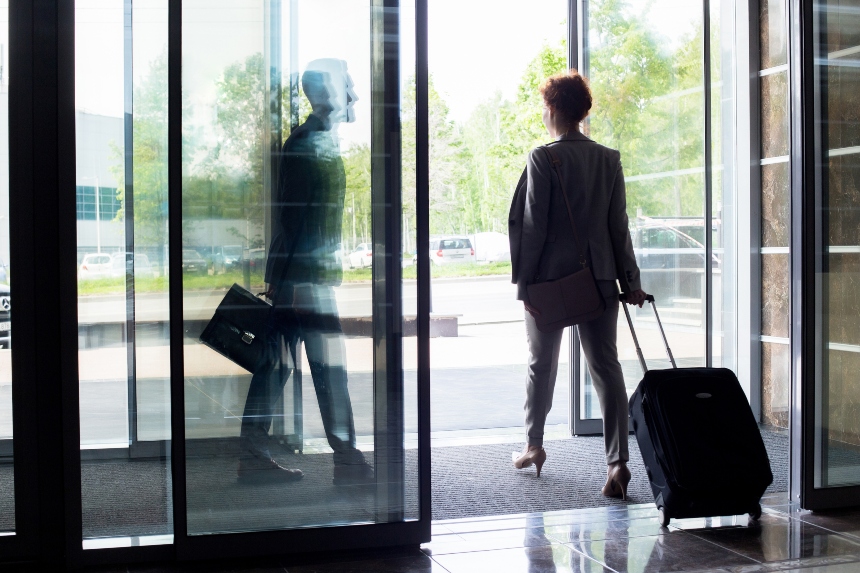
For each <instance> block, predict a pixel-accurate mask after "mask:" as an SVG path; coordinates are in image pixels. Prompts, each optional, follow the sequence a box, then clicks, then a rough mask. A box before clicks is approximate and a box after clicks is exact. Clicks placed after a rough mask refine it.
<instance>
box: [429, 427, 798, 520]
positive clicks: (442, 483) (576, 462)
mask: <svg viewBox="0 0 860 573" xmlns="http://www.w3.org/2000/svg"><path fill="white" fill-rule="evenodd" d="M762 437H763V438H764V443H765V447H766V448H767V451H768V455H769V457H770V464H771V470H772V471H773V475H774V481H773V483H772V484H771V486H770V487H769V488H768V490H767V491H768V492H784V491H787V490H788V436H787V435H786V434H784V433H781V432H776V431H770V430H765V429H763V430H762ZM522 447H523V442H520V443H517V444H494V445H485V446H457V447H449V448H434V449H433V519H460V518H465V517H482V516H488V515H507V514H519V513H530V512H539V511H555V510H565V509H582V508H587V507H604V506H612V505H626V504H627V503H654V495H653V494H652V493H651V486H650V485H649V484H648V478H647V476H646V475H645V466H644V465H643V464H642V456H641V454H640V453H639V447H638V445H637V444H636V439H635V438H634V437H633V436H632V435H631V436H630V461H629V462H628V467H629V468H630V471H631V473H632V474H633V479H632V480H631V481H630V485H629V486H628V492H627V494H628V501H626V502H625V501H621V500H620V499H613V498H607V497H604V496H603V495H602V494H601V493H600V488H602V487H603V484H604V483H605V482H606V461H605V456H604V449H603V437H602V436H594V437H575V438H569V439H565V440H553V441H546V442H544V449H545V450H546V453H547V461H546V463H545V464H544V466H543V469H542V470H541V477H540V478H536V477H535V470H534V468H533V467H531V468H525V469H522V470H517V469H514V467H513V465H512V464H511V452H512V451H520V450H521V449H522Z"/></svg>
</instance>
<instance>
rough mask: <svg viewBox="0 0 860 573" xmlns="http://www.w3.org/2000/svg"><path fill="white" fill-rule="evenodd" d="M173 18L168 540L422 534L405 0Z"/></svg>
mask: <svg viewBox="0 0 860 573" xmlns="http://www.w3.org/2000/svg"><path fill="white" fill-rule="evenodd" d="M410 12H412V11H410ZM413 13H414V12H413ZM174 18H181V38H182V40H181V42H182V43H181V46H182V57H181V74H182V75H181V104H176V105H174V107H171V108H170V114H171V119H172V120H175V119H176V118H175V117H174V114H177V113H179V114H181V122H178V123H174V124H173V125H174V129H179V130H181V153H180V152H178V151H177V152H175V153H174V155H172V156H171V158H172V160H181V165H180V168H179V169H176V167H175V166H174V169H175V170H174V171H172V172H171V179H170V183H171V191H172V195H171V201H170V206H171V217H174V218H173V219H172V220H171V235H170V269H169V270H170V276H171V277H172V280H171V281H170V288H171V302H172V304H173V305H174V316H176V314H175V313H176V312H177V311H176V305H177V303H178V304H179V305H180V306H181V310H182V314H181V322H178V323H176V324H174V329H173V331H172V333H171V334H172V335H173V336H174V337H175V338H174V339H172V344H173V358H174V363H173V384H174V387H173V396H174V399H176V398H178V397H179V396H181V399H182V400H181V404H179V405H178V408H177V409H176V413H175V414H174V425H173V430H174V436H176V437H177V438H179V437H180V436H181V437H182V438H181V440H182V441H181V446H180V447H178V448H174V453H175V454H176V455H177V459H178V460H179V463H180V467H179V471H178V472H175V473H174V475H175V476H176V477H178V478H179V479H180V481H181V488H180V489H181V491H180V489H177V498H178V499H180V500H181V503H183V504H184V509H183V510H182V511H183V515H182V516H181V519H177V523H176V534H177V541H176V543H177V545H178V547H179V549H180V551H181V552H185V551H187V552H189V553H191V554H196V553H197V552H198V551H203V550H204V549H203V548H206V549H205V551H207V552H209V551H216V552H218V551H224V552H229V549H225V548H226V547H230V544H231V543H234V542H231V541H223V542H222V541H219V540H218V537H215V536H213V534H236V533H250V532H263V531H265V532H269V533H270V534H272V535H277V533H276V532H281V531H284V530H297V529H298V530H311V532H305V533H306V534H307V535H306V536H305V537H301V539H306V540H313V539H315V540H316V541H306V543H312V544H313V543H316V544H318V546H319V547H320V548H322V547H325V546H326V544H325V542H324V539H325V536H322V535H316V536H314V534H313V533H312V531H313V530H316V531H319V530H318V528H320V527H334V526H350V525H365V526H367V525H371V526H373V525H386V526H389V527H392V526H394V527H396V526H398V525H401V526H402V525H405V526H407V528H408V527H409V526H410V524H411V526H412V528H411V529H409V530H410V531H418V530H417V529H416V526H417V525H418V524H419V520H423V522H424V524H426V523H429V516H428V515H421V514H420V512H419V484H420V480H419V475H418V474H419V471H418V468H419V463H418V457H419V451H418V450H416V449H415V440H414V437H413V439H411V440H409V442H410V444H411V447H410V448H409V449H407V434H406V432H407V424H409V425H410V426H411V428H410V429H411V430H412V432H413V434H412V435H413V436H414V435H415V434H414V432H416V431H417V427H416V423H417V419H418V412H417V408H418V403H417V401H416V400H415V397H416V395H417V392H416V384H417V382H416V379H415V378H414V376H413V377H409V378H410V380H411V381H410V382H409V383H408V384H407V383H406V382H405V378H404V369H403V358H402V357H403V354H404V352H403V347H404V342H403V338H402V337H403V335H404V334H403V333H404V330H405V328H404V326H405V324H404V319H403V311H402V307H403V304H402V296H403V293H402V290H403V284H402V269H403V267H404V265H411V263H412V261H411V258H410V257H406V256H404V254H403V250H404V247H403V245H404V244H405V243H404V241H403V239H402V236H403V235H404V232H403V231H402V229H401V225H402V221H403V220H404V216H403V213H404V207H403V205H404V204H405V203H407V202H408V201H407V200H408V199H409V198H408V197H405V196H404V195H403V193H402V190H401V185H400V181H401V171H402V162H403V159H402V155H403V153H402V149H403V148H404V147H405V145H403V144H401V127H400V125H401V122H402V121H403V120H408V119H410V118H401V112H400V98H401V79H400V75H401V74H400V60H401V54H400V50H401V48H400V35H399V34H400V22H401V13H400V7H399V5H398V3H396V2H376V1H370V0H367V1H365V2H354V1H351V0H327V1H324V2H320V1H310V0H307V1H304V0H290V1H283V2H282V1H279V0H249V1H245V2H229V3H219V4H217V5H213V4H212V3H211V2H208V1H206V2H204V1H196V0H185V1H184V2H183V3H182V10H181V14H175V15H174ZM174 25H176V20H171V26H174ZM173 37H175V36H171V38H173ZM170 73H177V70H176V69H174V68H171V72H170ZM174 81H175V80H174ZM174 85H176V84H175V83H173V84H171V86H174ZM413 113H414V111H413ZM413 121H414V119H413ZM173 133H174V135H175V134H176V132H175V131H174V132H173ZM411 137H414V135H412V136H411ZM171 141H174V140H173V139H171ZM411 147H412V149H414V146H411ZM413 153H414V152H413ZM413 164H414V159H413ZM177 184H178V188H177ZM411 204H412V205H414V198H412V199H411ZM414 240H415V239H414V238H413V239H412V242H413V243H414ZM412 288H413V290H414V286H413V287H412ZM412 296H414V294H413V295H412ZM237 301H241V302H237ZM216 310H217V313H216ZM414 320H415V319H414V318H413V319H412V322H413V323H414ZM178 324H181V327H179V328H177V325H178ZM413 335H414V334H413ZM177 358H178V359H179V360H177ZM179 365H181V370H179V369H178V367H179ZM177 384H179V385H180V387H179V388H177ZM180 451H182V454H181V455H179V452H180ZM391 531H395V530H393V529H391ZM329 535H330V534H329ZM334 535H335V536H337V535H338V534H334ZM341 535H342V536H343V538H344V539H348V537H347V535H348V534H347V533H346V532H344V533H342V534H341ZM413 535H414V534H413ZM294 538H295V537H294ZM330 538H331V537H329V539H330ZM226 539H239V540H241V539H247V536H239V537H229V536H228V537H227V538H226ZM285 539H287V538H285ZM296 539H298V538H296ZM416 539H417V537H416ZM353 542H354V541H353ZM235 543H242V542H240V541H236V542H235ZM377 543H384V542H382V541H380V542H377ZM299 549H307V546H305V547H298V546H297V547H296V550H299ZM273 550H274V549H273Z"/></svg>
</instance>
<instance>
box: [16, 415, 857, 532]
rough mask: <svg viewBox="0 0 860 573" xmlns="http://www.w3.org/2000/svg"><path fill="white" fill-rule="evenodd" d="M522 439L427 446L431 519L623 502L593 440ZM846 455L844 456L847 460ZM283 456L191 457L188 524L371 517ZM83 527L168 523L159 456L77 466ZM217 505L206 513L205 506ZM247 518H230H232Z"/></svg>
mask: <svg viewBox="0 0 860 573" xmlns="http://www.w3.org/2000/svg"><path fill="white" fill-rule="evenodd" d="M762 436H763V438H764V442H765V446H766V447H767V450H768V454H769V456H770V462H771V467H772V469H773V474H774V483H773V484H772V485H771V486H770V488H768V492H784V491H787V489H788V436H787V435H786V434H785V433H783V432H775V431H770V430H763V431H762ZM521 447H522V444H521V443H519V444H493V445H477V446H475V445H471V446H456V447H445V448H433V450H432V496H433V519H457V518H468V517H482V516H490V515H510V514H521V513H530V512H538V511H554V510H565V509H582V508H588V507H602V506H611V505H623V504H625V502H623V501H621V500H617V499H610V498H606V497H603V495H601V494H600V488H601V487H602V486H603V483H604V480H605V476H606V473H605V472H606V465H605V462H604V454H603V438H602V437H600V436H596V437H576V438H570V439H565V440H553V441H548V442H547V443H546V444H545V448H546V451H547V456H548V457H547V462H546V464H545V465H544V467H543V471H542V473H541V477H540V478H539V479H538V478H536V477H535V471H534V468H527V469H523V470H515V469H514V468H513V467H512V465H511V452H512V451H514V450H519V449H520V448H521ZM415 456H416V451H415V450H409V451H407V456H406V465H407V481H408V484H407V487H406V492H407V499H406V500H405V506H406V507H405V509H406V510H407V513H410V514H414V512H415V508H416V507H417V480H416V479H415V477H414V476H415V475H416V474H415V469H416V467H417V465H416V463H415V462H416V457H415ZM852 461H853V460H852ZM282 462H283V463H285V464H288V465H290V466H294V467H302V468H303V469H304V470H305V471H306V473H307V475H306V479H305V480H303V483H300V484H295V486H292V487H291V486H282V487H260V488H242V487H238V486H237V485H236V478H235V475H236V474H235V460H234V459H232V458H231V459H227V457H225V458H223V459H218V458H213V459H209V460H205V459H192V460H190V463H189V466H188V479H189V483H188V486H189V500H188V501H189V508H190V515H189V523H194V524H195V525H196V526H197V527H199V528H200V529H209V528H211V530H215V531H217V530H231V529H232V530H235V528H236V527H237V525H238V526H239V528H242V526H243V525H244V527H247V528H249V529H254V528H257V527H262V528H278V527H290V526H297V525H301V524H302V522H305V523H307V522H309V521H311V522H318V523H320V522H329V523H336V522H339V521H340V522H347V521H351V520H357V521H364V520H369V521H370V520H372V519H373V518H372V514H373V506H374V505H375V504H373V503H370V502H369V499H368V498H367V496H366V495H364V494H362V495H352V494H351V492H349V491H348V489H349V488H347V491H343V490H340V491H339V490H338V489H337V488H334V487H333V486H332V484H331V456H330V455H325V454H323V455H304V456H301V455H299V456H285V457H284V459H283V460H282ZM629 465H630V469H631V472H632V473H633V479H632V481H631V482H630V489H629V492H628V493H629V497H630V499H629V502H627V503H653V501H654V499H653V496H652V494H651V490H650V487H649V485H648V481H647V478H646V476H645V468H644V467H643V465H642V458H641V456H640V454H639V449H638V447H637V445H636V440H635V439H634V438H633V436H631V437H630V464H629ZM12 467H13V466H12V465H11V464H4V465H0V531H9V530H11V529H13V528H14V509H13V508H14V505H13V501H12V495H11V494H12V492H13V491H14V489H13V481H12ZM81 478H82V493H83V501H84V504H83V506H84V507H83V509H84V523H83V526H84V534H85V536H87V537H101V536H123V535H147V534H148V535H152V534H158V533H170V532H171V531H172V525H171V514H172V510H173V508H172V505H171V500H170V490H171V486H170V470H169V466H168V465H167V464H165V463H164V462H159V461H134V462H129V461H109V462H87V463H85V464H84V466H83V471H82V475H81ZM213 509H217V510H220V513H221V515H220V516H219V515H217V513H219V512H217V511H216V512H215V515H213V512H212V510H213ZM243 521H247V523H244V524H240V523H238V522H243Z"/></svg>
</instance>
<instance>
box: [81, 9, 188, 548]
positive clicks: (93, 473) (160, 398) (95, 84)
mask: <svg viewBox="0 0 860 573" xmlns="http://www.w3.org/2000/svg"><path fill="white" fill-rule="evenodd" d="M75 26H76V27H75V42H76V44H75V57H76V60H75V90H76V92H75V94H76V126H75V127H76V142H77V144H76V155H77V188H76V191H75V193H76V197H77V219H78V221H77V231H78V232H77V235H78V265H79V267H78V320H79V324H78V348H79V355H78V356H79V362H80V367H79V379H80V415H81V480H82V484H81V487H82V490H81V495H82V502H83V534H84V538H85V539H92V538H115V539H117V538H127V537H130V536H135V537H140V536H160V537H154V538H152V539H150V540H148V541H147V543H150V544H151V543H158V542H169V541H170V539H171V537H170V534H171V533H172V530H173V526H172V508H171V487H170V461H169V458H168V456H169V445H168V444H169V442H168V440H169V439H170V407H169V398H170V396H169V386H170V379H169V363H170V361H169V340H168V338H167V333H168V299H167V277H166V273H165V270H166V254H167V210H166V204H167V1H166V0H134V4H133V8H132V3H131V2H130V1H127V2H115V1H98V0H78V1H77V2H76V3H75ZM138 295H139V296H138ZM164 536H166V537H164ZM111 544H113V545H117V546H122V545H127V544H128V542H127V541H123V540H122V539H117V540H116V541H115V542H113V541H100V542H99V545H98V546H99V547H104V546H111ZM90 546H91V545H88V544H87V543H86V542H85V545H84V547H85V548H87V547H90Z"/></svg>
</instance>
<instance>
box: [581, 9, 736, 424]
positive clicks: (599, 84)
mask: <svg viewBox="0 0 860 573" xmlns="http://www.w3.org/2000/svg"><path fill="white" fill-rule="evenodd" d="M667 15H671V23H667V21H666V18H667ZM718 30H719V26H718V25H716V26H715V27H714V32H715V33H716V32H718ZM717 46H719V43H716V44H715V45H714V47H713V48H712V49H713V50H715V51H717V52H718V48H717ZM702 53H703V52H702V5H701V3H699V2H682V1H680V0H657V1H654V2H645V1H634V2H628V3H625V4H619V3H617V2H613V1H609V0H605V1H598V2H590V3H589V9H588V49H587V58H588V70H587V71H588V73H589V74H590V78H591V89H592V91H593V95H594V102H595V103H594V108H593V109H592V113H591V115H590V123H589V128H590V137H591V138H592V139H594V140H595V141H597V142H598V143H601V144H603V145H606V146H608V147H612V148H615V149H618V150H619V151H620V152H621V160H622V163H623V165H624V176H625V182H626V185H627V213H628V217H629V219H630V223H631V234H632V237H633V246H634V248H635V250H636V257H637V262H638V264H639V267H640V271H641V277H642V288H643V289H644V290H645V291H647V292H649V293H653V294H654V296H655V298H656V301H657V304H658V307H659V308H660V318H661V319H662V321H663V325H664V327H665V328H666V331H667V336H668V338H669V344H670V346H671V348H672V351H673V354H674V356H675V358H676V361H677V363H678V366H703V365H704V363H705V357H704V352H705V341H704V338H705V332H704V327H705V318H704V310H705V307H704V305H703V301H704V285H705V281H704V278H705V266H706V261H705V245H704V243H705V233H706V232H710V233H712V236H714V237H715V241H714V244H715V245H720V242H719V239H718V238H719V236H720V233H721V229H720V222H719V220H718V219H716V217H715V219H714V221H712V222H711V224H710V225H709V226H710V227H711V228H710V229H708V230H706V225H705V222H704V220H703V214H704V155H703V151H704V132H703V124H704V120H703V110H704V107H703V106H704V98H703V97H702V90H703V71H702V70H703V66H702V62H703V57H702ZM638 54H648V56H647V58H646V59H647V64H646V65H644V66H641V67H639V66H634V67H631V66H630V65H629V61H630V59H631V58H633V57H634V55H638ZM636 57H639V56H636ZM720 69H721V68H720V67H719V66H717V70H720ZM630 94H635V96H633V97H631V95H630ZM719 101H720V99H718V98H717V97H715V98H714V102H719ZM715 117H717V118H719V117H720V116H715ZM715 125H720V124H719V123H715ZM714 133H715V141H714V142H713V143H715V149H716V150H717V151H716V152H715V154H714V158H715V160H716V161H719V159H720V157H721V152H720V151H719V149H720V144H719V141H720V140H719V139H716V138H718V137H721V135H720V131H719V129H715V130H714ZM646 141H647V142H648V144H647V145H643V142H646ZM719 184H720V180H719V179H716V180H715V189H716V188H717V187H716V186H717V185H719ZM715 213H718V211H716V210H715ZM720 262H721V259H720V257H719V256H717V255H715V256H714V258H713V260H712V261H711V266H712V267H716V268H719V265H720ZM717 276H718V275H717ZM715 281H716V279H715ZM714 286H715V288H719V287H718V285H717V284H716V282H715V285H714ZM720 304H722V303H720ZM632 314H633V320H634V323H635V325H636V329H637V333H638V335H639V341H640V344H642V350H643V352H644V353H645V357H646V360H647V362H648V367H649V368H667V367H670V364H669V361H668V358H666V355H665V350H664V348H663V344H662V339H661V338H660V336H659V335H657V333H656V322H655V320H654V315H653V312H652V311H651V309H650V308H649V307H648V306H647V305H646V307H645V308H642V309H638V308H637V309H635V310H634V311H633V312H632ZM650 332H653V335H651V334H650ZM618 354H619V359H620V361H621V365H622V368H623V370H624V377H625V384H626V386H627V389H628V393H630V392H632V391H633V390H634V389H635V387H636V385H637V384H638V382H639V380H640V379H641V378H642V370H641V367H640V365H639V361H638V359H637V357H636V352H635V349H634V347H633V341H632V338H631V336H630V329H629V328H628V326H627V322H626V319H625V318H624V313H623V312H619V322H618ZM589 378H590V377H589ZM582 392H583V400H582V401H581V404H582V405H583V411H582V412H581V415H582V417H583V418H599V417H600V409H599V408H598V407H597V402H596V400H593V399H589V393H590V392H592V390H591V385H590V380H586V383H585V384H583V385H582Z"/></svg>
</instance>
